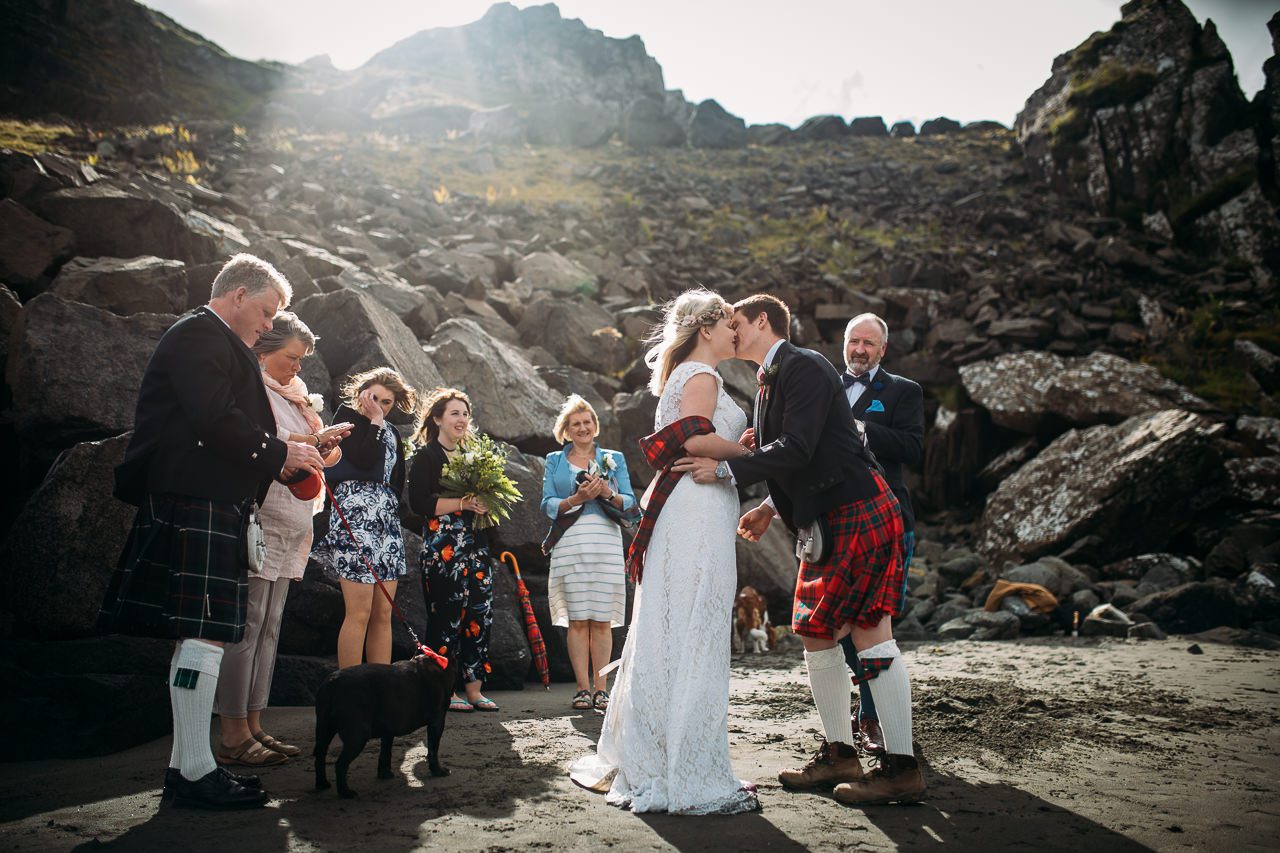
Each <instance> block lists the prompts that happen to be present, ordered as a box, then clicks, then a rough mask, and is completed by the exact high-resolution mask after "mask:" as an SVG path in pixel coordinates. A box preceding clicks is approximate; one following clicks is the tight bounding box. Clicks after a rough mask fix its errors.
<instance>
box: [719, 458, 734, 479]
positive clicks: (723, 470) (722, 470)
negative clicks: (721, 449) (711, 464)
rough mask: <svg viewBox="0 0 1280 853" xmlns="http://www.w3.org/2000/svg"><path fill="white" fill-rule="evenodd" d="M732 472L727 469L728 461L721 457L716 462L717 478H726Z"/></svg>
mask: <svg viewBox="0 0 1280 853" xmlns="http://www.w3.org/2000/svg"><path fill="white" fill-rule="evenodd" d="M732 473H733V472H731V471H730V470H729V463H728V461H727V460H724V459H721V460H720V462H719V463H717V465H716V479H717V480H727V479H729V477H730V476H731V475H732Z"/></svg>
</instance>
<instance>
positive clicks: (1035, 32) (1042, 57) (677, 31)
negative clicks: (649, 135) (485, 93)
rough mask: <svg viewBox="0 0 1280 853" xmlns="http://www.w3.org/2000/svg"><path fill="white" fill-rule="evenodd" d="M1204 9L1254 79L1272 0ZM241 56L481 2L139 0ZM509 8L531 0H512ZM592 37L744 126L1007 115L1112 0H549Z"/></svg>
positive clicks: (374, 35) (1244, 81)
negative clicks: (623, 45) (629, 53)
mask: <svg viewBox="0 0 1280 853" xmlns="http://www.w3.org/2000/svg"><path fill="white" fill-rule="evenodd" d="M1185 2H1186V3H1187V5H1188V7H1189V8H1190V9H1191V10H1192V12H1193V13H1194V14H1195V16H1196V18H1197V19H1198V20H1200V21H1201V23H1203V22H1204V20H1205V19H1206V18H1212V19H1213V21H1214V22H1215V23H1216V24H1217V25H1218V30H1219V32H1220V33H1221V34H1222V37H1223V40H1224V41H1225V42H1226V44H1227V47H1228V48H1229V49H1230V50H1231V52H1232V56H1233V57H1234V59H1235V66H1236V73H1237V75H1238V76H1239V78H1240V82H1241V88H1242V89H1243V90H1244V92H1245V94H1246V96H1248V97H1252V96H1253V93H1254V92H1255V91H1257V90H1258V89H1259V88H1261V87H1262V63H1263V61H1264V60H1265V59H1266V58H1267V57H1269V56H1271V54H1272V50H1271V37H1270V34H1269V33H1268V31H1267V27H1266V22H1267V19H1268V18H1269V17H1270V16H1271V14H1272V13H1274V12H1275V11H1276V9H1277V3H1276V0H1185ZM146 5H148V6H151V7H152V8H154V9H158V10H160V11H161V12H164V13H165V14H167V15H168V16H169V17H171V18H173V19H174V20H176V21H177V22H178V23H180V24H182V25H183V26H185V27H187V28H188V29H192V30H195V31H196V32H198V33H200V34H201V35H203V36H205V37H206V38H209V39H211V40H213V41H214V42H217V43H218V44H219V45H221V46H222V47H223V48H224V49H225V50H227V51H228V52H230V53H232V54H234V55H236V56H240V57H243V58H245V59H276V60H282V61H284V62H291V63H297V62H301V61H302V60H304V59H307V58H309V57H312V56H315V55H317V54H322V53H327V54H328V55H329V56H330V58H331V59H332V60H333V63H334V64H335V65H337V66H338V67H339V68H348V69H349V68H355V67H358V66H359V65H361V64H362V63H364V62H365V61H366V60H368V59H369V57H371V56H372V55H373V54H375V53H377V52H378V51H380V50H382V49H383V48H386V47H389V46H390V45H392V44H394V43H395V42H397V41H399V40H400V39H403V38H406V37H408V36H410V35H412V34H414V33H416V32H418V31H419V30H424V29H430V28H432V27H449V26H458V25H461V24H466V23H470V22H471V21H474V20H476V19H478V18H479V17H481V16H482V15H483V14H484V12H485V10H487V9H488V8H489V6H490V5H491V2H490V0H360V2H359V3H352V2H350V0H146ZM515 5H516V6H519V7H522V8H523V7H526V6H531V5H538V4H537V3H530V2H527V0H516V2H515ZM557 5H558V6H559V8H560V13H561V15H563V16H564V17H566V18H581V19H582V20H583V21H584V22H585V23H586V24H587V26H589V27H591V28H593V29H597V30H601V31H602V32H604V34H605V35H607V36H613V37H616V38H626V37H628V36H631V35H639V36H640V37H641V38H642V39H643V40H644V43H645V47H646V48H647V49H648V51H649V54H650V55H651V56H653V57H654V58H655V59H657V60H658V63H659V64H660V65H661V66H662V70H663V74H664V77H665V80H666V84H667V88H670V89H683V90H684V94H685V97H686V98H687V99H689V100H690V101H693V102H695V103H696V102H698V101H701V100H703V99H705V98H715V99H716V100H718V101H719V102H720V104H721V105H722V106H723V107H724V108H725V109H727V110H729V111H730V112H732V113H734V114H735V115H739V116H741V117H742V118H744V119H746V121H747V123H748V124H763V123H766V122H782V123H784V124H789V125H792V126H795V125H798V124H799V123H800V122H802V121H804V119H806V118H808V117H809V116H813V115H819V114H822V113H836V114H839V115H842V116H844V117H845V118H846V119H847V118H850V117H853V116H860V115H881V116H883V117H884V118H885V120H886V121H887V122H890V123H892V122H894V121H896V120H898V119H907V120H909V121H913V122H915V123H916V124H917V125H918V124H919V123H920V122H921V121H922V120H924V119H928V118H933V117H935V116H939V115H946V116H950V117H951V118H954V119H957V120H959V121H961V122H969V121H976V120H978V119H995V120H996V121H1000V122H1002V123H1004V124H1012V122H1013V119H1014V116H1015V115H1017V113H1018V111H1019V110H1020V109H1021V108H1022V105H1023V103H1024V102H1025V101H1026V99H1027V97H1028V96H1029V95H1030V94H1031V93H1032V92H1034V91H1035V90H1036V89H1037V88H1039V87H1040V85H1041V84H1042V83H1043V82H1044V81H1045V80H1046V79H1047V78H1048V76H1049V71H1050V67H1051V65H1052V63H1053V58H1054V57H1055V56H1057V55H1058V54H1060V53H1064V52H1066V51H1067V50H1070V49H1071V48H1073V47H1075V46H1076V45H1077V44H1079V43H1080V42H1082V41H1084V39H1086V38H1088V36H1089V35H1090V34H1091V33H1093V32H1095V31H1097V30H1106V29H1109V28H1110V27H1111V25H1112V24H1113V23H1114V22H1115V21H1117V20H1119V18H1120V11H1119V10H1120V6H1121V5H1122V0H786V2H777V0H560V2H559V3H558V4H557Z"/></svg>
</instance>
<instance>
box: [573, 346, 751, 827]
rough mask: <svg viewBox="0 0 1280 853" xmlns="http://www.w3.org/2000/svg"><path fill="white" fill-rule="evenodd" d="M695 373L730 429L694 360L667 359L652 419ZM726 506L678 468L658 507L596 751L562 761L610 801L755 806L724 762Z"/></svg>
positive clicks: (725, 808) (728, 489)
mask: <svg viewBox="0 0 1280 853" xmlns="http://www.w3.org/2000/svg"><path fill="white" fill-rule="evenodd" d="M698 373H710V374H711V375H712V376H715V377H716V382H717V384H718V385H719V386H720V390H719V397H718V399H717V402H716V410H715V416H714V417H713V418H712V419H711V420H712V423H713V424H715V428H716V433H717V434H718V435H720V436H722V437H725V438H728V439H730V440H731V441H733V440H737V438H738V436H739V435H741V434H742V430H743V429H744V428H745V427H746V422H747V419H746V417H745V416H744V415H743V414H742V410H741V409H740V408H739V407H738V406H737V404H735V403H734V402H733V401H732V400H730V399H729V396H728V395H727V394H725V392H724V387H723V382H722V381H721V380H720V377H719V375H718V374H716V373H715V371H714V370H713V369H712V368H711V367H709V366H707V365H705V364H701V363H698V362H685V363H683V364H680V365H677V366H676V368H675V369H674V370H672V371H671V375H670V377H668V379H667V386H666V388H665V389H664V390H663V393H662V397H661V398H660V399H659V400H658V410H657V413H656V415H655V418H654V426H655V428H657V429H661V428H662V427H664V426H666V425H668V424H670V423H672V422H674V421H677V420H679V419H680V399H681V397H682V395H683V391H684V385H685V383H686V382H687V381H688V380H689V378H690V377H692V376H694V375H696V374H698ZM738 515H739V507H738V493H737V490H736V489H735V488H734V487H733V486H732V485H730V484H729V482H728V481H727V480H726V481H724V482H722V483H714V484H711V485H700V484H698V483H695V482H693V480H692V479H690V478H689V477H688V476H685V477H682V478H681V479H680V481H679V483H677V484H676V487H675V489H674V490H673V491H672V493H671V496H670V497H669V498H668V499H667V502H666V505H665V506H664V507H663V509H662V513H661V515H659V516H658V522H657V526H656V527H655V528H654V531H653V538H652V539H651V540H650V542H649V548H648V551H647V552H646V554H645V561H644V577H643V580H642V582H641V584H640V586H639V587H637V589H636V599H635V607H634V609H633V612H632V619H631V627H630V629H629V630H628V632H627V642H626V645H625V646H623V649H622V659H621V664H620V666H619V668H618V673H617V676H616V678H615V681H614V688H613V695H612V699H611V700H610V702H609V709H608V711H607V712H606V713H605V718H604V728H603V729H602V731H601V733H600V742H599V743H598V744H597V745H596V754H595V755H590V756H585V757H583V758H580V759H578V760H577V761H575V762H574V763H573V764H572V765H571V766H570V768H569V774H570V776H571V777H572V778H573V780H574V781H575V782H577V783H578V784H579V785H582V786H584V787H587V788H593V789H595V790H606V789H607V790H608V802H609V803H611V804H613V805H618V806H624V807H629V808H630V809H631V810H632V811H635V812H662V811H665V812H670V813H672V814H733V813H736V812H745V811H754V810H755V809H757V808H759V804H758V802H757V800H756V795H755V793H754V789H751V790H748V789H745V788H744V784H745V783H744V782H742V781H741V780H739V779H738V778H737V777H736V776H735V775H734V774H733V768H732V767H731V766H730V763H729V730H728V713H729V623H730V612H731V609H732V607H733V599H734V595H735V594H736V591H737V590H736V586H737V568H736V565H737V564H736V559H735V556H734V536H735V535H736V529H737V521H738ZM610 780H612V786H610Z"/></svg>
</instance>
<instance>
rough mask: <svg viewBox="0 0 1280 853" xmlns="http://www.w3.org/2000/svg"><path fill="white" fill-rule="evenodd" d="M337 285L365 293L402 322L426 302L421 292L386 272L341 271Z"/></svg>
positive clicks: (391, 273)
mask: <svg viewBox="0 0 1280 853" xmlns="http://www.w3.org/2000/svg"><path fill="white" fill-rule="evenodd" d="M338 283H339V284H341V285H342V286H343V287H345V288H347V289H348V290H354V291H356V292H358V293H367V294H368V295H370V296H372V297H373V298H374V299H376V300H378V301H379V302H380V303H382V304H383V305H385V306H386V307H387V308H389V309H391V313H393V314H395V315H396V316H397V317H399V318H401V319H402V320H403V319H406V318H408V317H409V315H410V314H413V313H414V312H415V311H416V310H417V309H418V308H419V307H420V306H421V305H422V304H423V303H424V302H426V301H427V297H426V296H425V295H424V294H423V292H422V291H421V290H419V289H418V288H415V287H413V286H412V285H410V284H409V283H408V282H407V281H405V280H404V279H403V278H401V277H400V276H398V275H396V274H395V273H393V272H390V271H386V270H378V271H376V272H366V271H365V270H361V269H354V270H343V271H342V272H341V273H339V274H338Z"/></svg>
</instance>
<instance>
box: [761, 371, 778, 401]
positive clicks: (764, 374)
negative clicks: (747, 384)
mask: <svg viewBox="0 0 1280 853" xmlns="http://www.w3.org/2000/svg"><path fill="white" fill-rule="evenodd" d="M777 378H778V365H776V364H771V365H769V366H768V367H766V368H765V369H764V370H762V371H760V378H759V380H758V384H759V386H760V390H761V392H762V393H763V394H764V398H765V399H766V400H767V399H769V391H770V389H772V388H773V380H775V379H777Z"/></svg>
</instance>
